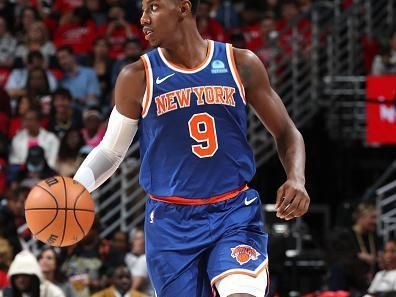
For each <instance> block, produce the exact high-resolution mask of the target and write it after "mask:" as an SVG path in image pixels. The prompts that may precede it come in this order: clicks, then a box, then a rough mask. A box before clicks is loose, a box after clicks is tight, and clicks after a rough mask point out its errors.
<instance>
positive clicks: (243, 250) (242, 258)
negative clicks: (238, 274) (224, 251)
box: [231, 244, 260, 265]
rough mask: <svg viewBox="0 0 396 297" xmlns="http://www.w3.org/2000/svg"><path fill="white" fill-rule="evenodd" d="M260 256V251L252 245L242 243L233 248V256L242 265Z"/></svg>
mask: <svg viewBox="0 0 396 297" xmlns="http://www.w3.org/2000/svg"><path fill="white" fill-rule="evenodd" d="M259 256H260V253H259V252H258V251H256V250H255V249H254V248H252V247H251V246H250V245H244V244H240V245H237V246H236V247H234V248H231V257H233V258H234V259H235V260H237V261H238V263H239V264H240V265H243V264H245V263H247V262H249V261H250V260H253V261H254V260H257V259H258V257H259Z"/></svg>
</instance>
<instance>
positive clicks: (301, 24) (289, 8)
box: [276, 0, 311, 54]
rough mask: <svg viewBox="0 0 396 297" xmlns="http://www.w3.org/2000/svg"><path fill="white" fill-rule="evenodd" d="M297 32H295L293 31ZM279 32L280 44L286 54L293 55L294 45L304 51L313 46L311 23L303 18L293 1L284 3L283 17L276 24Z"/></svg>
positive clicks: (289, 0)
mask: <svg viewBox="0 0 396 297" xmlns="http://www.w3.org/2000/svg"><path fill="white" fill-rule="evenodd" d="M294 28H295V29H296V31H294V32H293V29H294ZM276 30H277V31H278V32H279V44H280V46H281V47H282V48H283V51H284V52H285V53H286V54H291V53H292V51H293V45H298V46H299V48H300V49H301V50H303V51H306V50H308V49H309V48H310V45H311V22H310V21H309V20H308V19H306V18H301V17H300V15H299V11H298V6H297V3H296V2H294V1H292V0H285V1H283V2H282V17H281V19H279V20H278V21H277V22H276Z"/></svg>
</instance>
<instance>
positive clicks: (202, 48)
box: [162, 26, 208, 68]
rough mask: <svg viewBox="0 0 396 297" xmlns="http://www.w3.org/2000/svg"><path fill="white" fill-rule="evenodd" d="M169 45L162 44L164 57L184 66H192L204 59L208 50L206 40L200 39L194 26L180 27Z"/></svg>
mask: <svg viewBox="0 0 396 297" xmlns="http://www.w3.org/2000/svg"><path fill="white" fill-rule="evenodd" d="M175 39H176V40H174V41H173V42H172V44H171V46H169V47H168V46H164V47H163V48H162V52H163V53H164V56H165V58H166V59H167V60H168V61H170V62H172V63H173V64H176V65H178V66H181V67H184V68H194V67H196V66H197V65H200V64H201V63H202V61H204V60H205V58H206V55H207V51H208V42H207V40H204V39H202V37H201V35H200V34H199V32H198V29H197V28H196V26H194V27H193V28H191V27H190V28H186V29H184V30H183V29H182V30H181V32H180V34H178V36H177V38H175Z"/></svg>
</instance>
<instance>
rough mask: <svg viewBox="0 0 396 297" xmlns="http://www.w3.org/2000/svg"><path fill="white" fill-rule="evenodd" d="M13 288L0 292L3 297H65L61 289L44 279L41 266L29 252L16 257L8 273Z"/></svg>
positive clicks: (23, 252)
mask: <svg viewBox="0 0 396 297" xmlns="http://www.w3.org/2000/svg"><path fill="white" fill-rule="evenodd" d="M8 276H9V278H10V283H11V287H9V288H4V289H3V291H2V292H0V296H1V297H3V296H4V297H6V296H9V297H19V296H30V297H41V296H46V297H65V295H64V294H63V292H62V291H61V289H59V288H58V287H57V286H55V285H54V284H52V283H50V282H49V281H47V280H45V279H44V278H43V275H42V273H41V269H40V266H39V264H38V263H37V260H36V258H35V257H34V255H33V254H32V253H31V252H29V251H22V252H20V253H19V254H18V255H16V257H15V259H14V261H13V262H12V263H11V266H10V269H9V271H8Z"/></svg>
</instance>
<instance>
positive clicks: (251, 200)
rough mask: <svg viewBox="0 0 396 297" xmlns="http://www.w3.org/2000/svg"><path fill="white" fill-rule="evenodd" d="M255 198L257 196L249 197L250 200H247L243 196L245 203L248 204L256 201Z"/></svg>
mask: <svg viewBox="0 0 396 297" xmlns="http://www.w3.org/2000/svg"><path fill="white" fill-rule="evenodd" d="M257 198H258V197H257V196H256V197H254V198H252V199H250V200H248V199H247V198H245V205H250V204H252V203H253V202H254V201H256V199H257Z"/></svg>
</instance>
